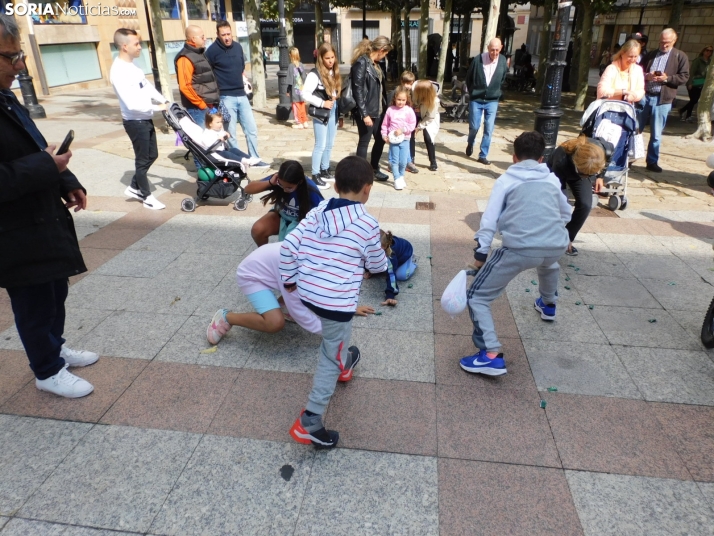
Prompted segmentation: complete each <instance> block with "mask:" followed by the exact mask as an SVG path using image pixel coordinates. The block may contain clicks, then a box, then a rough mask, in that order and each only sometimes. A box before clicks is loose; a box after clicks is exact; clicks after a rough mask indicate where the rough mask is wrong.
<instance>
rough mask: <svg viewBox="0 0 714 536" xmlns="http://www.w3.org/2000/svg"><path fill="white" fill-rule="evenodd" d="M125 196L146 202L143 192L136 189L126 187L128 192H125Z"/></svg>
mask: <svg viewBox="0 0 714 536" xmlns="http://www.w3.org/2000/svg"><path fill="white" fill-rule="evenodd" d="M124 195H125V196H127V197H133V198H134V199H138V200H139V201H143V200H144V196H142V195H141V192H140V191H139V190H137V189H135V188H132V187H131V186H127V187H126V190H124Z"/></svg>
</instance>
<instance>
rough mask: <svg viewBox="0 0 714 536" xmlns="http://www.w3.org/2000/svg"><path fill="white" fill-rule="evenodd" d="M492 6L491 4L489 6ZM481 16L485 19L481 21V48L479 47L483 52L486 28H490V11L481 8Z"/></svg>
mask: <svg viewBox="0 0 714 536" xmlns="http://www.w3.org/2000/svg"><path fill="white" fill-rule="evenodd" d="M489 5H490V4H489ZM481 15H482V16H483V19H482V20H481V46H480V47H479V50H483V49H484V47H485V46H486V45H485V42H486V27H487V26H488V9H486V8H485V7H484V8H481Z"/></svg>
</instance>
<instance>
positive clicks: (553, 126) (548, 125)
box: [534, 0, 573, 160]
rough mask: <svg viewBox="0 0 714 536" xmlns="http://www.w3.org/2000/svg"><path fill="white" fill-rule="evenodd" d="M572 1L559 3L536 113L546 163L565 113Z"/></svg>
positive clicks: (553, 147)
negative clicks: (562, 104)
mask: <svg viewBox="0 0 714 536" xmlns="http://www.w3.org/2000/svg"><path fill="white" fill-rule="evenodd" d="M572 4H573V2H572V1H570V0H566V1H562V2H560V3H559V4H558V18H557V19H556V21H555V33H554V35H553V46H552V47H551V49H550V58H549V60H548V63H547V69H546V71H545V83H544V85H543V92H542V94H541V101H540V108H538V109H537V110H536V111H535V116H536V118H535V126H534V130H536V131H538V132H540V133H541V134H543V137H544V138H545V153H544V155H543V160H547V158H548V157H549V156H550V153H552V152H553V150H554V149H555V142H556V141H557V139H558V128H559V127H560V118H561V117H562V115H563V111H562V110H561V109H560V96H561V88H562V85H563V71H564V70H565V56H566V54H567V50H568V48H567V44H566V42H565V30H566V27H567V26H568V18H569V16H570V6H571V5H572Z"/></svg>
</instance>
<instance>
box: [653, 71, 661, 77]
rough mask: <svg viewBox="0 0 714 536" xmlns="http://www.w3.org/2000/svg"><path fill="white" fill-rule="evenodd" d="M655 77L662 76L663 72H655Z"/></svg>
mask: <svg viewBox="0 0 714 536" xmlns="http://www.w3.org/2000/svg"><path fill="white" fill-rule="evenodd" d="M654 75H655V76H662V71H655V72H654Z"/></svg>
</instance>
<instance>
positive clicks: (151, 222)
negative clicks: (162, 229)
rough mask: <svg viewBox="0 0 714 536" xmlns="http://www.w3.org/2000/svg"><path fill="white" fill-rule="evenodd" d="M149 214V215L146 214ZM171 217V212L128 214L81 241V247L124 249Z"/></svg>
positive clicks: (145, 211) (146, 211) (143, 211)
mask: <svg viewBox="0 0 714 536" xmlns="http://www.w3.org/2000/svg"><path fill="white" fill-rule="evenodd" d="M148 212H151V214H147V213H148ZM171 217H172V213H171V212H166V211H163V210H160V211H148V210H141V211H137V212H130V213H128V214H127V215H126V216H124V217H122V218H119V219H118V220H116V221H115V222H113V223H111V224H109V225H107V226H106V227H104V228H102V229H100V230H99V231H97V232H96V233H92V234H91V235H89V236H87V237H85V238H83V239H82V244H81V245H82V247H89V248H99V249H101V248H105V249H120V250H123V249H126V248H127V247H130V246H132V245H133V244H134V243H135V242H136V241H138V240H141V239H142V237H144V236H146V235H147V234H149V233H150V232H151V231H153V230H154V229H156V228H157V227H159V226H160V225H161V224H163V223H164V222H166V221H168V220H169V219H170V218H171Z"/></svg>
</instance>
